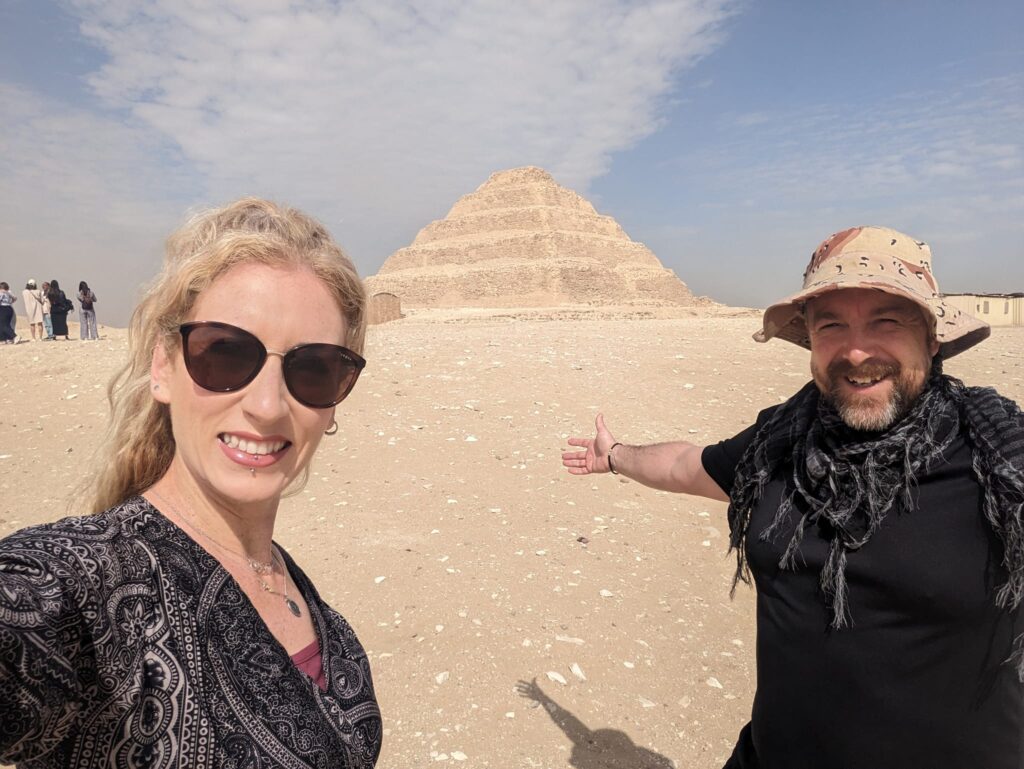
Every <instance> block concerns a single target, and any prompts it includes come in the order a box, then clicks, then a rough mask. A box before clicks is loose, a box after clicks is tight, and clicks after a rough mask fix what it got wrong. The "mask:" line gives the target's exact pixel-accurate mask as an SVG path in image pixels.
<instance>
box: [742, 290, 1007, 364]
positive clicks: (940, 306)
mask: <svg viewBox="0 0 1024 769" xmlns="http://www.w3.org/2000/svg"><path fill="white" fill-rule="evenodd" d="M851 278H853V279H852V280H849V281H842V280H836V281H832V282H829V283H827V284H825V285H817V286H815V287H814V288H811V289H805V290H804V291H801V292H799V293H797V294H793V295H792V296H788V297H786V298H785V299H783V300H782V301H780V302H776V303H775V304H773V305H771V306H770V307H769V308H768V309H767V310H765V312H764V319H763V322H762V327H761V329H759V330H758V331H757V332H755V333H754V339H755V340H756V341H758V342H767V341H768V340H769V339H773V338H778V339H785V340H786V341H787V342H792V343H793V344H796V345H799V346H800V347H803V348H805V349H808V350H809V349H811V339H810V336H809V334H808V332H807V324H806V322H805V321H804V304H805V303H806V302H807V301H808V300H809V299H813V298H814V297H816V296H821V295H822V294H828V293H831V292H832V291H839V290H842V289H846V288H873V289H876V290H878V291H884V292H886V293H889V294H895V295H897V296H902V297H904V298H906V299H909V300H910V301H912V302H913V303H914V304H916V305H918V306H920V307H921V308H923V309H924V310H925V311H926V312H927V313H928V316H929V317H930V318H931V319H932V321H933V323H934V328H935V338H936V340H937V341H938V343H939V355H940V356H941V357H942V358H943V359H946V358H952V357H953V356H954V355H959V354H960V353H962V352H963V351H964V350H968V349H970V348H971V347H974V345H976V344H978V343H979V342H981V341H983V340H985V339H987V338H988V336H989V334H991V333H992V329H991V327H990V326H989V325H988V324H987V323H985V322H984V321H982V320H978V319H977V318H975V317H973V316H972V315H968V314H967V313H965V312H963V311H962V310H960V309H959V308H957V307H953V306H952V305H950V304H947V303H946V302H945V301H944V300H943V299H942V297H941V296H938V297H936V298H934V299H930V300H926V299H922V297H921V296H919V295H915V294H913V293H911V292H909V291H906V290H904V289H903V288H901V286H900V285H899V284H898V283H896V282H895V281H893V282H890V281H887V280H885V279H884V278H882V279H875V280H865V279H864V278H863V277H855V276H851Z"/></svg>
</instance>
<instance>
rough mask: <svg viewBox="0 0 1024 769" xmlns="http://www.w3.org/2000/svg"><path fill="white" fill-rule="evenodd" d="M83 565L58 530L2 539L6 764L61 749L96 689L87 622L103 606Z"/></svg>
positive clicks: (0, 691) (0, 680) (0, 632)
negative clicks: (65, 543)
mask: <svg viewBox="0 0 1024 769" xmlns="http://www.w3.org/2000/svg"><path fill="white" fill-rule="evenodd" d="M78 567H79V560H78V556H77V555H75V554H73V553H72V552H71V550H70V548H65V547H62V546H61V545H60V544H59V540H58V538H57V537H56V536H54V535H52V534H50V532H45V531H43V532H41V533H40V531H39V530H33V529H27V530H24V531H21V532H17V533H16V534H14V535H12V536H10V537H8V538H7V539H4V540H0V763H3V762H13V763H19V762H23V761H28V760H30V759H32V758H37V757H39V756H42V755H45V754H46V753H47V752H49V751H50V750H52V749H53V748H54V747H56V746H57V745H58V744H60V742H61V741H63V740H64V739H65V738H66V737H67V735H68V734H69V732H71V730H73V729H74V728H75V727H76V724H77V722H78V718H79V715H80V712H81V710H82V708H83V707H84V703H85V702H87V701H88V695H89V690H90V689H91V688H95V685H96V684H95V682H94V681H95V676H94V675H92V674H94V673H95V669H96V666H95V656H94V653H93V646H92V641H91V636H90V633H89V632H88V630H87V627H88V623H87V621H86V616H87V613H92V612H96V611H99V612H101V613H102V608H101V607H100V606H99V605H98V604H99V602H98V601H96V600H95V598H94V592H93V591H92V590H90V589H89V581H88V580H87V579H85V578H83V577H82V575H81V574H80V569H79V568H78ZM90 681H91V682H92V683H88V682H90Z"/></svg>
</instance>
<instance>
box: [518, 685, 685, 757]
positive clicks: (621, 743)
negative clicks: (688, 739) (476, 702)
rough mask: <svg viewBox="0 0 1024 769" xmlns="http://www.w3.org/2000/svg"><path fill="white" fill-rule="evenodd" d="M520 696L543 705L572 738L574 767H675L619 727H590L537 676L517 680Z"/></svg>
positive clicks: (560, 727)
mask: <svg viewBox="0 0 1024 769" xmlns="http://www.w3.org/2000/svg"><path fill="white" fill-rule="evenodd" d="M516 691H517V692H518V693H519V695H520V696H522V697H526V698H527V699H529V700H533V701H534V702H536V703H538V704H540V705H541V706H543V708H544V710H546V711H547V712H548V715H549V716H551V720H552V721H554V722H555V724H557V725H558V728H559V729H561V730H562V731H563V732H565V736H566V737H568V738H569V739H570V740H572V755H571V756H569V765H570V766H572V767H575V769H676V765H675V763H673V762H672V761H670V760H669V759H667V758H665V756H663V755H661V754H660V753H655V752H654V751H651V750H647V749H646V748H641V747H640V746H639V745H637V744H636V743H634V742H633V740H631V739H630V738H629V735H627V734H626V733H625V732H620V731H619V730H618V729H589V728H587V726H586V724H584V723H583V722H582V721H580V720H579V719H578V718H577V717H576V716H574V715H573V714H572V713H570V712H569V711H568V710H566V709H565V708H563V707H562V706H561V705H559V704H558V703H557V702H555V701H554V700H553V699H551V698H550V697H549V696H548V695H547V694H545V693H544V691H543V690H542V689H541V688H540V686H538V685H537V679H536V678H534V679H533V680H532V681H520V682H519V683H517V684H516Z"/></svg>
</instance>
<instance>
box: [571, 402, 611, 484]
mask: <svg viewBox="0 0 1024 769" xmlns="http://www.w3.org/2000/svg"><path fill="white" fill-rule="evenodd" d="M594 426H595V427H596V429H597V433H596V435H594V437H593V438H575V437H574V438H570V439H569V440H568V444H569V445H570V446H579V447H581V448H583V451H564V452H562V465H564V466H565V468H566V469H568V471H569V472H570V473H572V474H573V475H589V474H590V473H607V472H608V471H609V470H610V469H611V468H610V467H609V466H608V449H610V448H611V447H612V445H613V444H614V443H615V438H614V437H613V436H612V434H611V433H610V432H608V428H607V427H605V426H604V414H598V415H597V418H596V419H595V420H594Z"/></svg>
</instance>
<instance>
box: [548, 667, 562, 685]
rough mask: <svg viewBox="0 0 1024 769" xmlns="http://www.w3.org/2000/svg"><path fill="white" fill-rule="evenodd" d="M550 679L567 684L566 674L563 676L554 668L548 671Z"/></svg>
mask: <svg viewBox="0 0 1024 769" xmlns="http://www.w3.org/2000/svg"><path fill="white" fill-rule="evenodd" d="M548 680H549V681H554V682H555V683H557V684H561V685H562V686H565V684H566V680H565V676H563V675H562V674H561V673H556V672H555V671H554V670H549V671H548Z"/></svg>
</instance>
